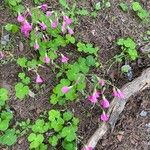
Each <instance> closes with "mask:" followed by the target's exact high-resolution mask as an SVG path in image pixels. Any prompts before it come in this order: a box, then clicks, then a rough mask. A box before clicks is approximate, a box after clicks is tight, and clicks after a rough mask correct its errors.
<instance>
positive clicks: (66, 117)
mask: <svg viewBox="0 0 150 150" xmlns="http://www.w3.org/2000/svg"><path fill="white" fill-rule="evenodd" d="M72 117H73V114H72V113H71V112H70V111H68V112H65V113H64V114H63V119H64V120H65V121H69V120H71V119H72Z"/></svg>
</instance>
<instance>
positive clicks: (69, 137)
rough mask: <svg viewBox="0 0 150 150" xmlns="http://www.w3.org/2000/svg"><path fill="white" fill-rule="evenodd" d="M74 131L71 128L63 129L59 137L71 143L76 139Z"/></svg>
mask: <svg viewBox="0 0 150 150" xmlns="http://www.w3.org/2000/svg"><path fill="white" fill-rule="evenodd" d="M75 132H76V130H75V129H74V128H73V127H72V126H69V127H64V128H63V129H62V132H61V136H62V137H63V138H65V140H66V141H68V142H72V141H74V140H75V139H76V133H75Z"/></svg>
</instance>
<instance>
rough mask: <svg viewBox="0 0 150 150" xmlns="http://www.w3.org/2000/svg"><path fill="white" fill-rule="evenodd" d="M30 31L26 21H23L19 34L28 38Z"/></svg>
mask: <svg viewBox="0 0 150 150" xmlns="http://www.w3.org/2000/svg"><path fill="white" fill-rule="evenodd" d="M31 30H32V25H30V23H29V22H28V21H27V20H25V21H24V22H23V24H22V26H21V33H23V34H24V36H25V37H27V38H28V37H29V34H30V31H31Z"/></svg>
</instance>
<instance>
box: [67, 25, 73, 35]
mask: <svg viewBox="0 0 150 150" xmlns="http://www.w3.org/2000/svg"><path fill="white" fill-rule="evenodd" d="M68 33H69V34H70V35H72V34H74V31H73V30H72V29H71V28H70V27H68Z"/></svg>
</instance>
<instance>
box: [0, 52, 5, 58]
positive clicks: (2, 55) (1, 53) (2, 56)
mask: <svg viewBox="0 0 150 150" xmlns="http://www.w3.org/2000/svg"><path fill="white" fill-rule="evenodd" d="M3 58H4V54H3V52H1V51H0V59H3Z"/></svg>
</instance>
